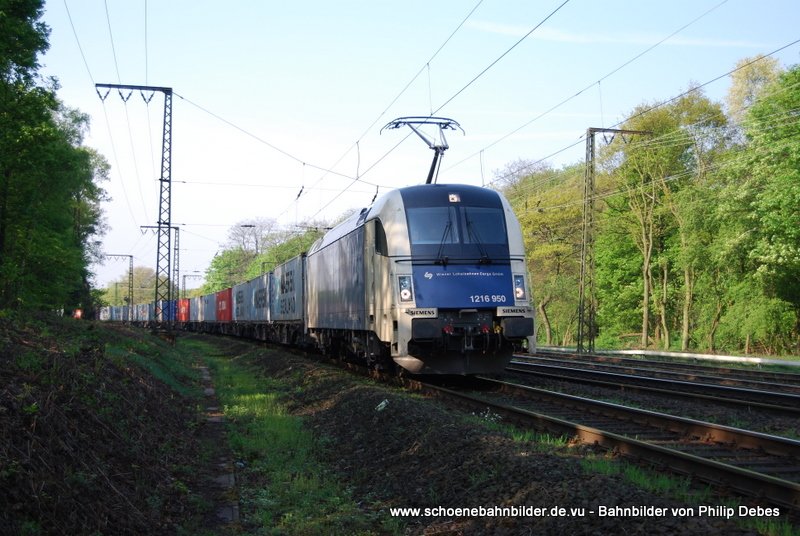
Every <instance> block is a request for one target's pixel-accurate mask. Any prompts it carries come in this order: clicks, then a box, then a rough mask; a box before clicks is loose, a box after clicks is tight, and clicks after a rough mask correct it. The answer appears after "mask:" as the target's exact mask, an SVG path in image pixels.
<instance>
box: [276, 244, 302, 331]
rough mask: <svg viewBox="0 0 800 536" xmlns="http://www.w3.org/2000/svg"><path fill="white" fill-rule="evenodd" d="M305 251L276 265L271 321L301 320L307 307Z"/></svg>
mask: <svg viewBox="0 0 800 536" xmlns="http://www.w3.org/2000/svg"><path fill="white" fill-rule="evenodd" d="M305 260H306V256H305V253H303V254H302V255H298V256H297V257H295V258H293V259H289V260H288V261H286V262H285V263H283V264H281V265H278V266H276V267H275V271H274V273H273V274H272V279H271V281H270V292H269V297H270V300H269V314H270V321H271V322H300V321H302V320H303V318H304V316H305V315H304V309H305Z"/></svg>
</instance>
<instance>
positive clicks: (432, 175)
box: [381, 116, 464, 184]
mask: <svg viewBox="0 0 800 536" xmlns="http://www.w3.org/2000/svg"><path fill="white" fill-rule="evenodd" d="M421 125H436V126H437V127H438V129H439V141H437V140H435V139H432V138H429V137H428V136H426V135H425V133H424V132H422V131H421V130H420V129H419V127H420V126H421ZM402 126H408V127H409V128H410V129H411V130H413V131H414V134H416V135H417V136H419V137H420V139H421V140H422V141H424V142H425V144H426V145H427V146H428V148H429V149H433V151H434V155H433V162H432V163H431V169H430V171H428V178H427V180H426V181H425V184H431V183H435V182H436V177H438V176H439V166H440V165H441V162H442V156H443V155H444V152H445V151H446V150H447V149H449V148H450V146H449V145H447V138H446V137H445V135H444V131H445V130H456V129H458V130H460V131H461V133H462V134H463V133H464V129H463V128H461V125H459V124H458V122H457V121H455V120H453V119H448V118H447V117H433V116H410V117H398V118H397V119H395V120H393V121H390V122H389V123H387V124H386V125H385V126H384V127H383V128H382V129H381V132H383V131H384V130H393V129H397V128H400V127H402Z"/></svg>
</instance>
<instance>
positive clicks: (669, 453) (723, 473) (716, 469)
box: [419, 378, 800, 510]
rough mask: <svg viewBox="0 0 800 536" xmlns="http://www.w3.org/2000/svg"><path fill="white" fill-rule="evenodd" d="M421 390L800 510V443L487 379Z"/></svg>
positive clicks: (426, 385) (427, 385)
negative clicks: (470, 388) (469, 384)
mask: <svg viewBox="0 0 800 536" xmlns="http://www.w3.org/2000/svg"><path fill="white" fill-rule="evenodd" d="M476 382H477V383H476V384H475V385H474V386H473V387H474V390H477V393H476V392H474V390H473V391H472V392H465V391H464V390H454V389H450V388H446V387H441V386H437V385H431V384H426V383H420V384H419V388H421V389H423V390H425V391H426V392H428V393H433V394H435V395H437V396H444V397H446V398H448V399H450V400H454V401H457V402H458V403H459V404H464V405H467V406H470V407H472V408H474V409H477V410H478V411H485V410H486V409H489V410H490V411H491V412H493V413H496V414H499V415H501V416H502V417H503V418H504V419H505V420H508V421H511V422H516V423H519V424H522V425H524V426H529V427H533V428H535V429H538V430H542V431H548V432H553V433H558V434H564V435H567V436H569V437H574V438H577V439H578V440H580V441H581V442H584V443H588V444H593V445H598V446H601V447H603V448H606V449H611V450H614V451H616V452H618V453H620V454H623V455H627V456H632V457H636V458H639V459H643V460H647V461H649V462H652V463H656V464H657V465H660V466H663V467H668V468H669V469H671V470H673V471H676V472H678V473H684V474H688V475H691V476H693V477H697V478H699V479H701V480H703V481H705V482H708V483H711V484H712V485H714V486H715V487H717V488H718V489H721V490H729V491H734V492H735V493H737V494H740V495H744V496H750V497H756V498H759V499H762V500H767V501H769V502H770V503H771V504H774V505H779V506H781V507H785V508H790V509H792V510H800V441H796V440H792V439H786V438H782V437H778V436H771V435H768V434H762V433H758V432H749V431H746V430H740V429H736V428H732V427H728V426H721V425H715V424H710V423H704V422H701V421H696V420H692V419H686V418H682V417H674V416H671V415H666V414H662V413H657V412H652V411H647V410H641V409H634V408H628V407H625V406H620V405H618V404H611V403H608V402H600V401H596V400H590V399H586V398H581V397H576V396H572V395H565V394H561V393H554V392H551V391H545V390H542V389H536V388H532V387H528V386H521V385H516V384H511V383H507V382H501V381H498V380H491V379H488V378H478V379H476Z"/></svg>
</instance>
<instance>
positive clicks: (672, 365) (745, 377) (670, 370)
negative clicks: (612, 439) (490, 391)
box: [517, 351, 800, 394]
mask: <svg viewBox="0 0 800 536" xmlns="http://www.w3.org/2000/svg"><path fill="white" fill-rule="evenodd" d="M517 357H518V358H519V359H522V360H529V361H538V362H553V363H564V364H570V365H572V366H575V367H583V368H591V369H595V370H606V371H610V372H623V373H629V374H640V375H641V374H647V375H649V376H652V377H665V378H672V379H684V380H687V381H696V382H705V383H716V384H720V385H729V386H734V387H749V388H752V389H759V388H763V389H768V390H777V391H784V392H789V393H796V394H800V374H797V373H793V372H776V371H770V370H760V369H753V368H730V367H718V366H710V365H699V364H695V363H685V362H681V361H675V360H670V361H664V360H660V361H659V360H649V359H632V358H624V357H613V356H604V355H594V354H586V355H582V354H565V353H563V352H547V351H537V353H536V354H533V355H519V356H517Z"/></svg>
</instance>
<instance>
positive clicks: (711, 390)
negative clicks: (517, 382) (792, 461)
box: [506, 357, 800, 416]
mask: <svg viewBox="0 0 800 536" xmlns="http://www.w3.org/2000/svg"><path fill="white" fill-rule="evenodd" d="M506 370H507V371H510V372H516V373H521V374H526V375H535V376H537V377H542V378H548V379H556V380H566V381H570V382H579V383H584V384H590V385H597V386H602V387H611V388H615V389H624V390H626V391H632V390H636V391H642V392H649V393H655V394H659V395H663V396H669V397H680V398H691V399H693V400H706V401H708V402H713V403H717V404H724V405H728V406H735V407H748V408H759V409H762V410H767V411H770V412H773V413H779V414H784V415H791V416H800V387H798V386H793V385H786V384H773V383H769V382H758V383H757V384H754V383H753V382H750V383H749V384H748V386H746V385H745V384H744V383H743V382H740V385H731V383H732V382H730V381H728V380H721V381H720V382H719V383H710V380H709V381H703V382H700V383H698V382H697V381H695V379H696V377H697V376H696V375H692V374H687V373H673V374H671V375H670V374H667V372H668V371H664V373H663V374H659V376H660V377H654V376H652V375H650V373H649V372H648V371H647V370H642V369H639V370H634V369H633V368H631V367H621V368H616V369H609V368H606V369H605V370H600V369H599V366H598V365H595V364H592V363H589V364H588V366H587V367H584V365H583V363H575V362H570V360H555V359H551V358H531V357H525V358H520V357H517V358H515V359H514V360H513V361H512V362H511V364H510V365H509V366H508V367H507V368H506ZM668 376H671V377H668ZM708 378H711V377H708ZM717 379H718V380H719V378H717ZM771 387H774V388H778V389H782V390H779V391H775V390H769V389H770V388H771Z"/></svg>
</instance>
